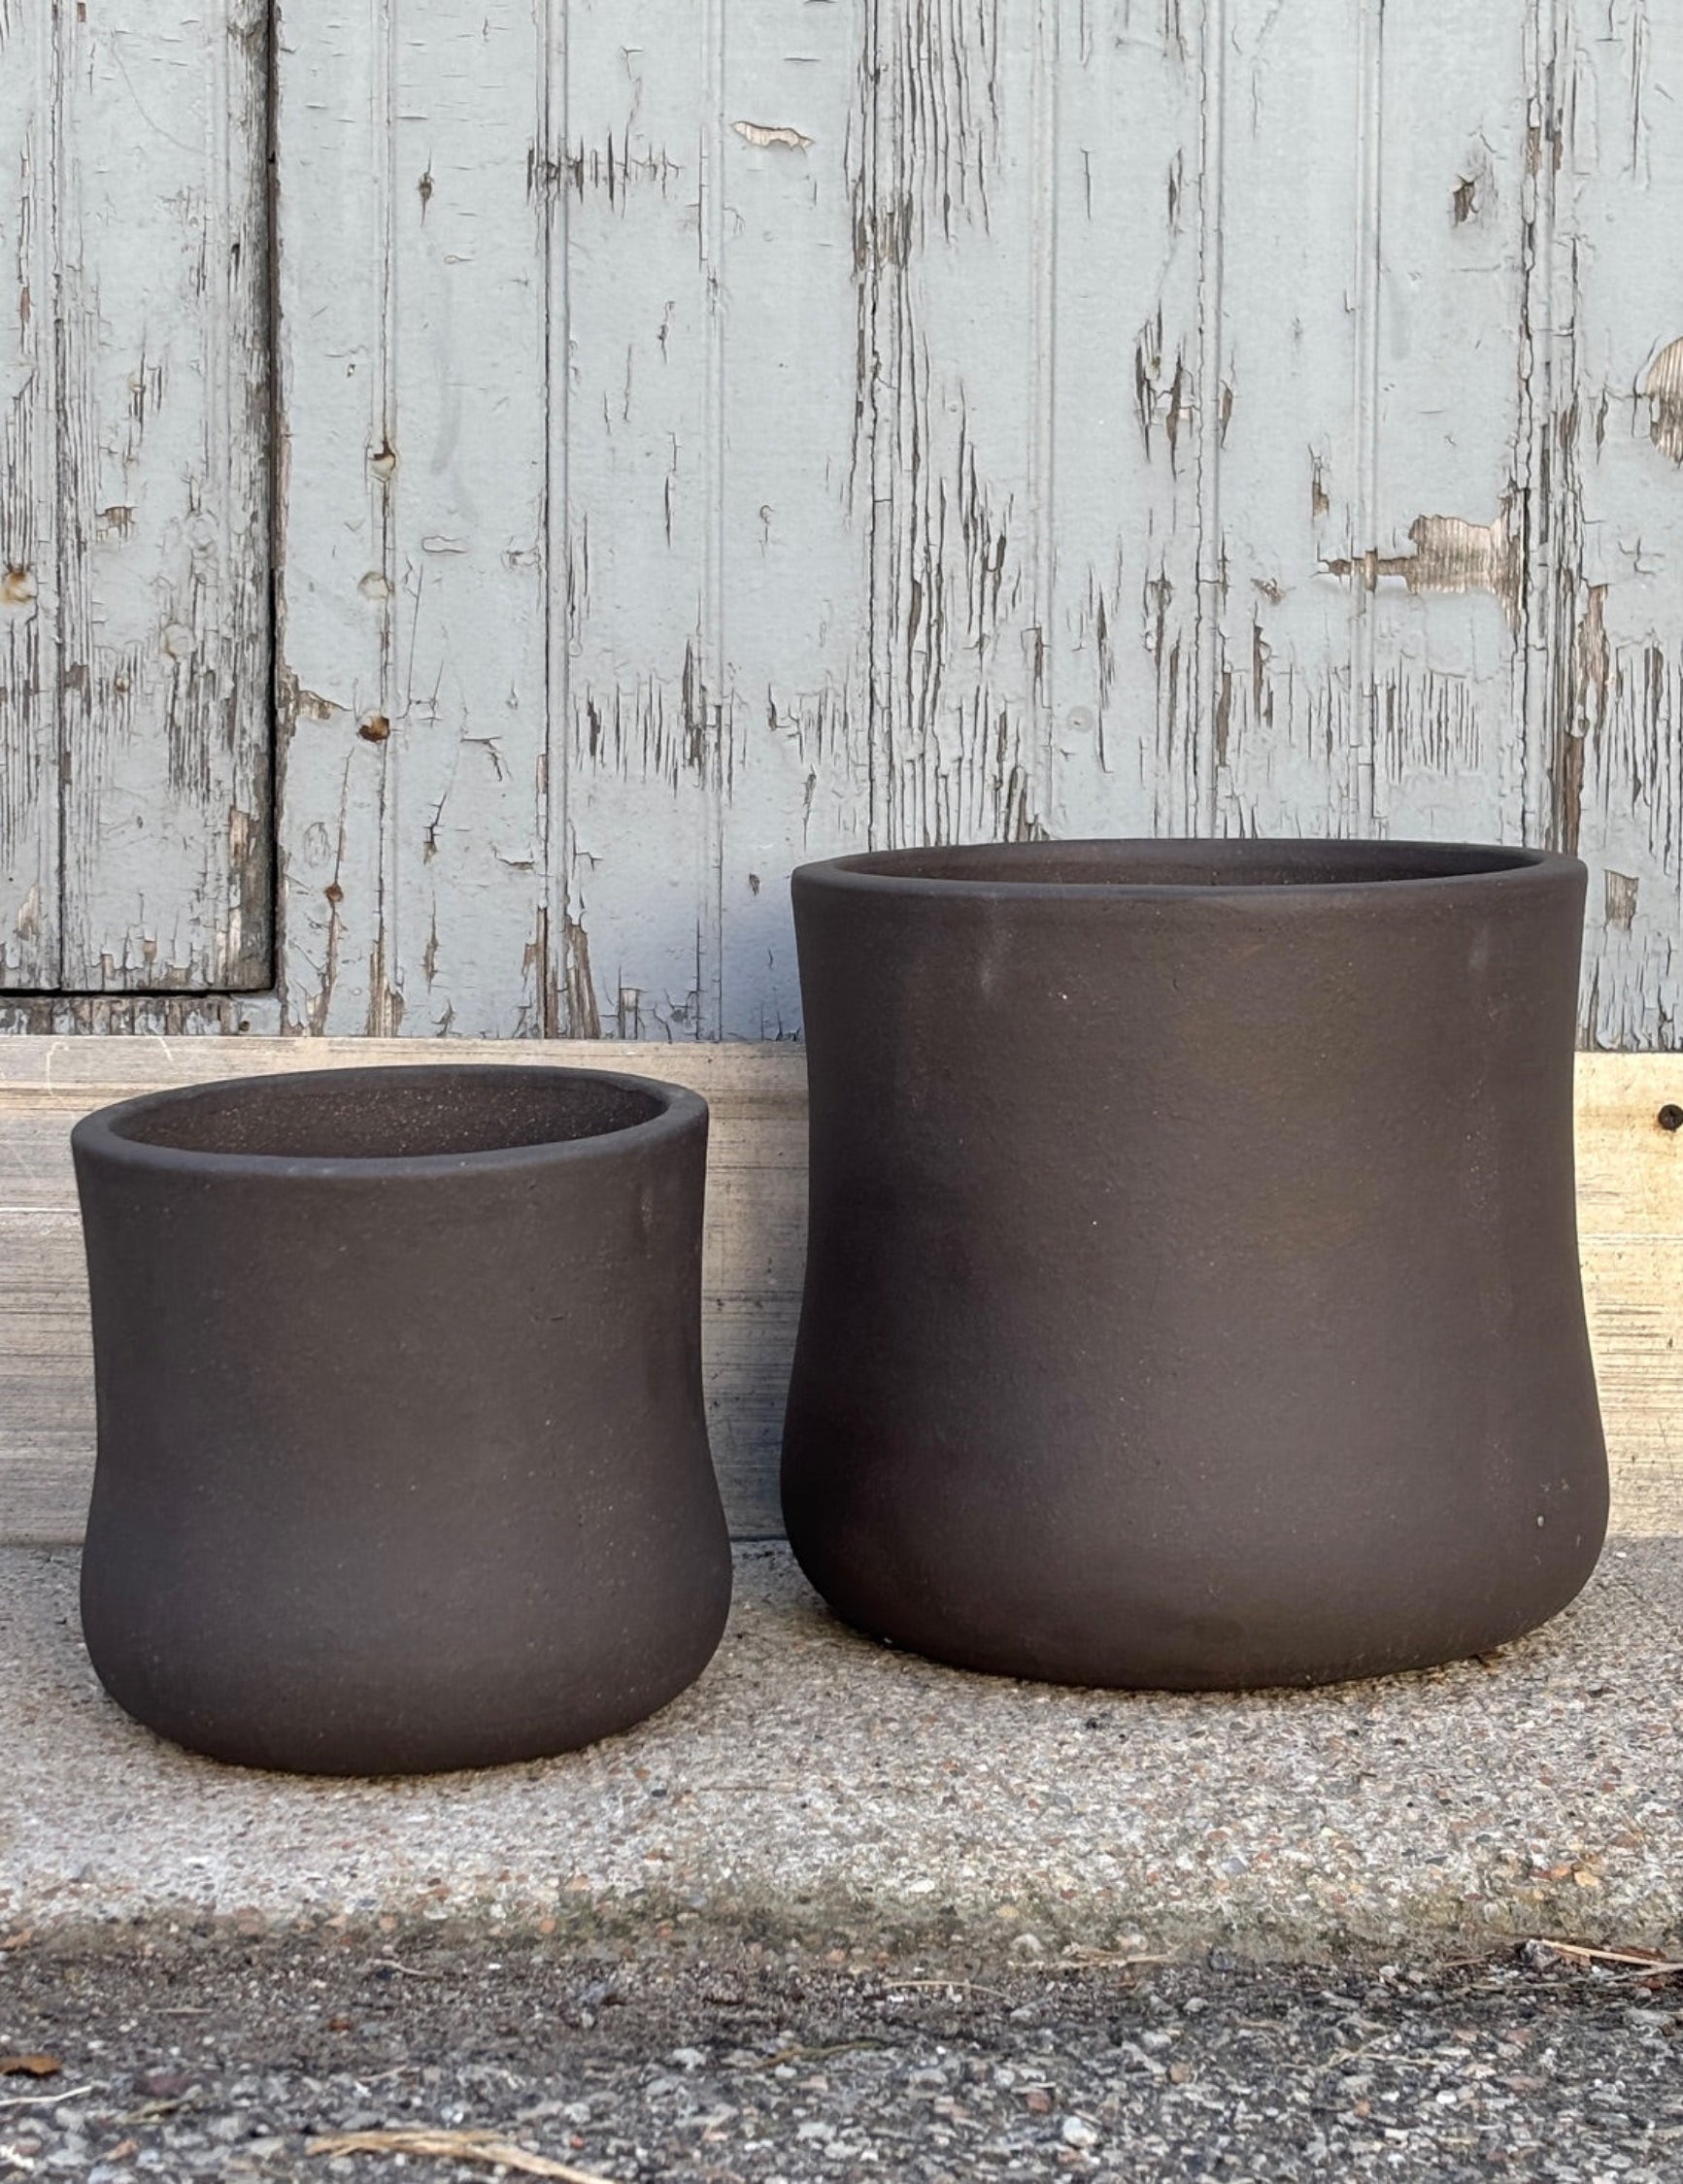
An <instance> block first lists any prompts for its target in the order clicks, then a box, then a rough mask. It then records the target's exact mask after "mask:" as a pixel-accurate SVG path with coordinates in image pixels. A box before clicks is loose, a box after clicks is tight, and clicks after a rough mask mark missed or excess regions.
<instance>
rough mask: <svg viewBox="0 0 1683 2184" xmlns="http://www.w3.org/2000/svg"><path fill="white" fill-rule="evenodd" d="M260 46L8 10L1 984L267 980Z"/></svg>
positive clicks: (249, 29) (59, 8)
mask: <svg viewBox="0 0 1683 2184" xmlns="http://www.w3.org/2000/svg"><path fill="white" fill-rule="evenodd" d="M267 41H268V22H267V9H266V7H265V6H264V5H263V4H262V0H218V4H214V5H207V6H206V7H205V8H204V9H203V10H202V11H201V12H200V13H198V14H196V15H194V16H192V17H186V18H178V19H175V20H165V19H163V18H160V17H158V16H157V14H156V11H155V10H152V9H150V8H147V7H144V6H142V5H139V4H138V0H128V4H118V0H113V4H111V5H108V6H102V7H100V8H97V9H94V8H87V7H84V6H76V7H71V6H68V5H62V4H58V0H11V4H10V5H9V6H8V8H7V10H6V12H5V26H4V29H3V30H0V47H3V48H4V49H5V50H4V52H3V54H0V59H3V61H4V69H3V73H4V75H5V77H6V79H7V82H6V86H5V88H4V89H0V99H3V100H4V101H5V102H6V104H5V111H6V113H7V117H8V119H9V120H11V121H13V122H14V123H15V124H16V127H15V128H14V129H9V130H8V132H7V135H6V138H5V139H4V142H5V144H6V147H7V150H8V154H9V155H8V159H7V167H8V170H9V183H8V187H7V192H6V195H7V204H8V213H9V214H10V215H11V217H12V218H13V222H14V235H15V238H16V243H17V256H16V259H15V263H16V265H17V288H16V290H15V294H16V298H17V301H16V304H15V307H14V311H13V312H12V313H9V314H8V317H9V318H11V319H12V323H13V325H14V326H15V327H16V328H17V341H16V345H14V344H12V343H11V342H9V344H8V349H9V353H10V355H11V357H12V363H11V366H10V370H9V380H10V386H9V389H8V398H7V424H6V434H7V466H6V484H5V487H4V488H3V499H4V511H5V513H4V521H5V523H6V528H7V532H8V537H7V538H6V540H4V541H0V557H3V558H4V561H5V564H6V569H7V571H8V572H9V573H7V574H6V575H5V576H4V577H3V578H0V583H3V584H4V587H5V589H6V591H7V593H8V594H9V603H8V605H7V606H6V607H4V608H0V615H3V616H4V620H5V622H6V624H7V631H6V645H7V651H6V655H5V662H6V664H5V686H4V693H3V696H0V707H3V710H0V739H3V741H4V747H5V767H6V774H7V778H8V782H9V784H10V785H11V786H10V787H9V789H8V791H7V792H6V794H5V795H3V796H0V815H4V816H0V868H3V869H5V870H6V871H7V872H9V873H10V874H11V875H12V879H11V881H10V883H9V891H10V894H11V898H12V899H11V900H9V902H8V903H7V905H6V910H7V913H8V915H7V918H6V922H5V926H4V928H3V929H4V931H5V934H6V940H5V949H6V958H7V976H6V983H8V984H10V985H19V984H25V983H34V984H38V985H42V986H47V987H65V988H68V989H70V990H72V991H77V990H81V991H102V990H105V991H145V990H148V989H163V990H171V989H174V990H180V991H195V990H204V989H210V990H217V989H219V990H222V991H228V990H230V989H243V988H252V987H259V986H262V985H264V984H266V983H267V981H268V979H269V977H270V941H271V932H270V912H271V900H270V897H271V888H272V872H271V858H270V809H269V774H270V719H271V708H270V701H269V685H268V670H269V579H268V566H269V564H268V534H269V508H268V419H269V396H268V373H267V355H268V346H267V334H266V327H265V322H264V319H265V312H266V305H267V283H268V274H267V211H266V164H265V158H264V148H265V144H266V123H265V110H266V99H267V77H268V43H267ZM18 208H20V209H21V211H22V217H21V218H18V217H17V209H18ZM25 291H27V295H25ZM24 784H27V786H24ZM49 803H51V804H52V805H53V807H54V810H53V818H52V823H51V833H49V828H48V824H47V807H48V805H49ZM25 840H31V842H32V853H33V854H32V855H31V856H30V857H28V858H27V861H28V862H30V863H32V864H33V867H34V869H33V871H32V872H31V873H29V874H27V876H24V875H23V874H22V872H21V870H20V867H21V864H22V862H23V861H24V858H23V855H22V853H21V851H20V845H21V844H22V843H23V842H24V841H25ZM20 879H21V881H22V884H21V886H19V884H18V883H19V880H20ZM51 897H56V900H55V901H50V898H51Z"/></svg>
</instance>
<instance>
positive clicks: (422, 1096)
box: [115, 1066, 666, 1160]
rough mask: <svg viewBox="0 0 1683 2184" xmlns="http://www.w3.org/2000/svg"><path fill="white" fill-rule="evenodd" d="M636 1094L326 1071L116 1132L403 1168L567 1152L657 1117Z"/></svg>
mask: <svg viewBox="0 0 1683 2184" xmlns="http://www.w3.org/2000/svg"><path fill="white" fill-rule="evenodd" d="M665 1105H666V1103H665V1102H664V1101H663V1100H662V1099H660V1098H659V1097H658V1096H657V1095H656V1093H654V1092H647V1091H645V1090H644V1089H643V1088H642V1087H641V1086H638V1085H632V1084H626V1083H623V1082H615V1081H614V1080H613V1079H612V1078H607V1077H597V1076H590V1075H587V1074H581V1073H578V1072H574V1071H570V1070H563V1069H503V1068H487V1067H484V1066H481V1067H477V1068H475V1067H471V1066H469V1067H462V1068H442V1069H433V1068H419V1069H416V1068H404V1067H396V1068H389V1069H335V1070H324V1071H320V1072H316V1071H312V1072H309V1073H307V1074H305V1075H303V1076H298V1077H258V1078H249V1079H241V1080H240V1081H239V1082H238V1083H232V1084H219V1085H206V1086H205V1087H204V1088H203V1089H202V1090H194V1091H192V1092H171V1093H166V1094H165V1095H163V1096H162V1097H160V1098H158V1099H156V1100H152V1101H148V1102H146V1103H145V1104H144V1105H143V1106H141V1107H139V1108H137V1110H136V1111H135V1112H134V1113H133V1114H131V1115H129V1116H127V1117H125V1118H124V1119H123V1120H122V1121H121V1122H120V1123H118V1124H117V1125H116V1126H115V1127H116V1131H117V1134H118V1136H120V1137H125V1138H128V1139H130V1140H131V1141H133V1142H136V1143H139V1144H142V1145H157V1146H164V1147H168V1148H171V1149H172V1150H174V1151H177V1152H182V1153H212V1154H215V1153H226V1154H243V1155H247V1156H257V1157H261V1158H268V1159H293V1160H401V1159H421V1158H426V1157H428V1156H437V1155H445V1156H450V1155H462V1154H472V1153H501V1152H506V1151H508V1150H510V1149H511V1148H513V1147H515V1146H525V1145H571V1144H576V1143H577V1142H578V1141H579V1140H580V1139H582V1138H590V1137H607V1136H610V1135H612V1134H613V1133H614V1132H616V1131H618V1130H628V1129H634V1128H636V1126H638V1125H639V1124H641V1123H651V1122H653V1121H654V1120H655V1119H656V1116H658V1115H661V1114H663V1113H664V1112H665Z"/></svg>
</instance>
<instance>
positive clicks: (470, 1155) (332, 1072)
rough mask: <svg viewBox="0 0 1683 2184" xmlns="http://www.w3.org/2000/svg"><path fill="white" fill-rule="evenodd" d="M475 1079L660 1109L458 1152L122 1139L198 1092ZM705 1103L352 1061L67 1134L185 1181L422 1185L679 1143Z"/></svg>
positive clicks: (157, 1100)
mask: <svg viewBox="0 0 1683 2184" xmlns="http://www.w3.org/2000/svg"><path fill="white" fill-rule="evenodd" d="M395 1077H403V1078H406V1079H411V1080H413V1079H423V1080H425V1079H430V1080H432V1081H433V1082H434V1083H436V1082H438V1081H440V1080H441V1079H456V1080H459V1079H461V1078H464V1077H471V1078H480V1079H484V1080H486V1081H488V1082H491V1083H494V1082H497V1081H505V1082H506V1081H511V1080H513V1079H515V1078H520V1077H526V1078H532V1077H541V1078H545V1079H555V1078H568V1079H571V1080H572V1081H573V1082H575V1083H581V1082H582V1083H585V1084H594V1085H604V1084H605V1085H612V1086H613V1087H615V1088H616V1090H619V1091H624V1092H645V1093H648V1094H649V1095H651V1096H652V1097H653V1098H655V1099H656V1100H657V1101H658V1102H659V1109H658V1112H657V1113H656V1114H653V1115H651V1116H649V1117H648V1118H647V1119H646V1120H645V1121H643V1122H640V1123H627V1124H625V1125H623V1126H622V1127H621V1128H619V1129H611V1130H598V1131H594V1132H592V1133H591V1134H590V1135H589V1136H588V1137H573V1138H546V1139H540V1140H539V1141H538V1142H537V1143H536V1144H531V1145H492V1146H487V1147H483V1148H481V1149H478V1150H476V1151H473V1152H466V1153H377V1154H357V1153H310V1154H293V1153H223V1152H214V1151H209V1150H205V1149H202V1148H197V1147H192V1146H185V1145H160V1144H156V1143H153V1142H151V1141H150V1140H147V1139H144V1138H136V1137H129V1136H127V1135H126V1134H125V1133H124V1125H125V1124H127V1123H128V1122H129V1121H130V1120H131V1119H132V1118H133V1117H135V1116H137V1115H146V1114H156V1113H159V1112H164V1113H167V1112H168V1110H169V1109H170V1108H172V1107H180V1106H186V1105H188V1104H189V1103H190V1102H191V1101H193V1100H195V1099H198V1098H201V1097H202V1096H203V1095H204V1094H205V1093H207V1092H220V1093H228V1092H256V1091H258V1090H259V1089H261V1090H269V1089H272V1088H273V1087H274V1086H275V1085H277V1084H284V1085H286V1086H288V1087H292V1086H303V1087H309V1086H311V1085H317V1086H320V1085H324V1084H327V1083H332V1084H334V1085H336V1086H343V1085H344V1084H345V1082H346V1081H347V1079H352V1080H354V1079H361V1080H362V1081H363V1082H364V1083H365V1084H366V1083H370V1082H371V1081H372V1082H373V1083H375V1084H376V1085H377V1084H379V1083H382V1082H388V1081H389V1080H391V1079H392V1078H395ZM707 1115H708V1109H707V1102H706V1100H705V1099H703V1098H702V1096H701V1094H700V1093H699V1092H690V1090H689V1088H688V1087H687V1086H683V1085H672V1084H667V1083H665V1082H664V1081H663V1080H661V1079H660V1078H657V1077H640V1076H635V1075H633V1074H632V1073H631V1072H630V1071H628V1070H618V1069H580V1068H573V1067H568V1066H566V1065H564V1064H555V1063H545V1062H538V1061H530V1062H528V1061H515V1062H494V1061H441V1062H403V1061H394V1062H353V1063H351V1064H349V1065H348V1066H347V1067H345V1068H339V1069H334V1068H327V1069H299V1070H291V1069H286V1070H280V1069H277V1070H269V1071H267V1072H265V1073H263V1074H261V1075H256V1076H245V1077H211V1078H207V1079H205V1080H204V1081H203V1082H202V1083H199V1084H192V1085H172V1086H169V1087H167V1088H166V1089H164V1090H162V1091H159V1092H140V1093H137V1094H136V1096H135V1097H134V1098H132V1099H124V1100H119V1101H118V1102H117V1103H116V1104H115V1105H113V1106H110V1107H101V1108H98V1109H96V1110H95V1111H94V1112H93V1113H92V1114H90V1115H84V1116H83V1117H82V1119H81V1120H80V1121H79V1122H78V1123H77V1124H76V1125H75V1126H74V1127H73V1128H72V1130H71V1133H70V1142H71V1147H72V1150H73V1152H74V1153H76V1154H77V1155H78V1156H92V1157H94V1158H97V1159H101V1160H105V1161H109V1162H111V1163H113V1164H115V1165H121V1166H130V1167H138V1168H147V1169H152V1170H166V1171H167V1170H175V1171H177V1172H179V1173H184V1174H194V1175H201V1176H205V1177H211V1176H215V1177H217V1178H219V1179H225V1178H232V1177H236V1176H251V1177H258V1176H261V1177H291V1178H294V1179H297V1180H300V1181H311V1182H329V1181H335V1180H341V1181H350V1180H353V1179H355V1178H363V1177H369V1178H376V1179H379V1178H386V1179H389V1180H392V1181H395V1180H398V1179H400V1178H405V1177H407V1178H412V1179H417V1180H420V1179H426V1178H437V1177H442V1176H454V1175H462V1174H474V1175H483V1174H506V1173H508V1172H509V1171H510V1170H519V1169H521V1168H534V1167H545V1166H550V1165H553V1164H555V1162H561V1161H564V1162H567V1163H569V1164H576V1163H579V1162H582V1161H589V1160H597V1159H613V1158H615V1157H619V1158H622V1159H623V1158H624V1157H626V1156H627V1155H633V1154H635V1153H636V1152H638V1151H641V1150H643V1149H646V1148H649V1147H651V1146H653V1145H656V1144H659V1143H662V1142H664V1141H665V1140H668V1139H673V1138H679V1137H682V1136H684V1135H685V1134H686V1133H687V1132H688V1131H690V1130H691V1129H693V1128H694V1127H695V1126H696V1125H697V1124H698V1123H699V1124H701V1125H703V1126H705V1124H706V1121H707Z"/></svg>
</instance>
